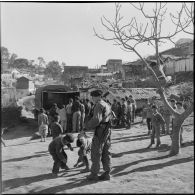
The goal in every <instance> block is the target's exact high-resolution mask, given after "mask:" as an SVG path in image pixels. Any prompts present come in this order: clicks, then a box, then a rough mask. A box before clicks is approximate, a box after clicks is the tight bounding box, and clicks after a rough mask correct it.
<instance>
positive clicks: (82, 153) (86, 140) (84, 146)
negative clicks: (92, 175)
mask: <svg viewBox="0 0 195 195" xmlns="http://www.w3.org/2000/svg"><path fill="white" fill-rule="evenodd" d="M91 143H92V138H91V137H87V136H86V134H85V132H82V133H80V134H78V139H77V147H79V148H80V149H79V151H78V156H79V158H78V160H77V163H76V164H75V165H74V167H78V165H79V163H80V162H83V163H84V164H85V166H86V168H85V169H83V170H82V171H81V172H82V173H85V172H88V171H90V170H89V160H88V154H89V153H90V152H91Z"/></svg>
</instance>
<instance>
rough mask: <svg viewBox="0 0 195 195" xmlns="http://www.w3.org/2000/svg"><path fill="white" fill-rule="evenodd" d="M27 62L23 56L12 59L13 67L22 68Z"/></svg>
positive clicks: (26, 65) (26, 66)
mask: <svg viewBox="0 0 195 195" xmlns="http://www.w3.org/2000/svg"><path fill="white" fill-rule="evenodd" d="M28 65H29V62H28V60H27V59H25V58H18V59H16V60H14V63H13V67H14V68H18V69H22V68H28Z"/></svg>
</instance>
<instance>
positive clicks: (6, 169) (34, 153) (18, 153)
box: [2, 118, 194, 194]
mask: <svg viewBox="0 0 195 195" xmlns="http://www.w3.org/2000/svg"><path fill="white" fill-rule="evenodd" d="M192 121H193V119H192V118H191V119H189V120H188V121H187V123H192ZM14 132H17V133H15V134H17V135H18V132H21V136H16V135H15V136H14V135H13V134H14ZM14 132H12V133H10V134H7V135H6V136H7V137H6V136H5V141H6V143H7V145H8V147H3V148H2V180H3V194H7V193H39V194H41V193H193V192H194V138H193V126H192V125H190V126H185V128H184V141H185V145H184V147H183V148H182V149H181V153H180V154H179V155H178V156H174V157H167V154H168V149H169V147H170V137H169V136H168V135H166V136H162V138H161V142H162V146H161V147H160V148H159V149H158V150H157V149H154V148H151V149H146V147H147V146H148V144H149V142H150V139H149V136H148V135H147V128H146V125H142V124H137V125H134V126H133V127H132V128H131V129H128V130H126V129H114V130H113V131H112V157H113V158H112V167H113V169H112V179H111V181H101V182H89V181H87V180H86V179H85V178H86V175H87V174H88V173H80V170H82V169H83V168H82V167H81V168H73V165H74V164H75V162H76V160H77V151H78V148H76V147H75V146H76V144H75V143H74V144H73V146H74V151H73V152H71V151H69V150H67V149H66V152H67V154H68V166H69V167H70V168H71V169H70V170H69V171H61V172H60V176H59V177H58V178H54V177H53V176H52V175H51V169H52V158H51V156H50V155H49V153H48V144H49V142H50V141H51V138H47V141H46V142H45V143H44V142H40V140H39V139H38V140H31V141H30V136H31V135H32V133H33V129H31V130H29V128H28V126H26V127H23V128H21V127H20V129H17V130H16V129H15V131H14ZM22 132H23V133H22ZM24 132H26V135H25V136H22V134H24ZM10 135H12V136H10ZM74 135H75V137H76V136H77V134H76V133H75V134H74ZM88 135H92V132H88ZM102 171H103V170H102V169H101V172H102Z"/></svg>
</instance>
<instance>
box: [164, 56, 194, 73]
mask: <svg viewBox="0 0 195 195" xmlns="http://www.w3.org/2000/svg"><path fill="white" fill-rule="evenodd" d="M193 67H194V57H193V56H190V57H189V58H186V59H181V60H177V61H176V60H171V61H169V62H166V63H165V68H164V72H165V74H166V75H173V74H174V73H175V72H188V71H193Z"/></svg>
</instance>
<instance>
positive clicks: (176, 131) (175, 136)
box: [170, 121, 182, 156]
mask: <svg viewBox="0 0 195 195" xmlns="http://www.w3.org/2000/svg"><path fill="white" fill-rule="evenodd" d="M181 125H182V124H181V123H180V122H176V121H175V124H173V130H172V135H171V140H172V145H171V151H170V155H171V156H173V155H177V154H178V153H179V149H180V131H181Z"/></svg>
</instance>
